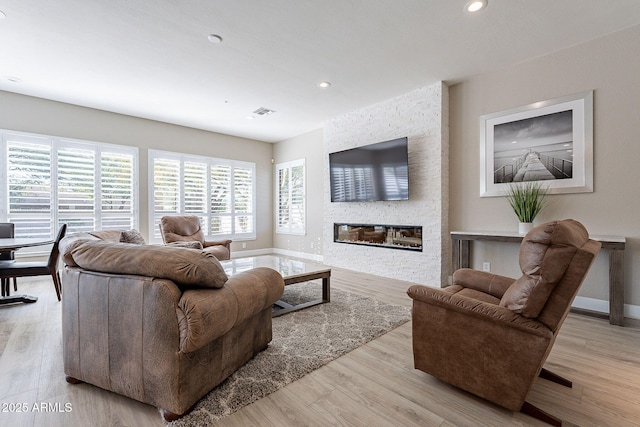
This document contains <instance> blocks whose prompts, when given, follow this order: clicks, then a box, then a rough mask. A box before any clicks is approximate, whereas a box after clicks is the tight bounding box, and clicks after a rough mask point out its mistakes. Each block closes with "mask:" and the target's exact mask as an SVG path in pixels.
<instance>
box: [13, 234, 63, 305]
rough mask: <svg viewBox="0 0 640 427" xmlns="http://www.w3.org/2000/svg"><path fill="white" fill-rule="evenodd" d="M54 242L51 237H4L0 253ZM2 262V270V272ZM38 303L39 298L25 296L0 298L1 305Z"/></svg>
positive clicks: (17, 295)
mask: <svg viewBox="0 0 640 427" xmlns="http://www.w3.org/2000/svg"><path fill="white" fill-rule="evenodd" d="M53 242H54V241H53V239H51V238H50V237H42V238H41V237H11V238H7V237H3V238H0V252H9V251H17V250H19V249H22V248H29V247H33V246H43V245H50V244H52V243H53ZM2 262H7V261H2ZM2 262H0V270H2V267H1V265H2ZM9 262H12V261H9ZM36 301H38V297H35V296H31V295H25V294H16V295H6V296H3V297H0V305H5V304H14V303H18V302H23V303H34V302H36Z"/></svg>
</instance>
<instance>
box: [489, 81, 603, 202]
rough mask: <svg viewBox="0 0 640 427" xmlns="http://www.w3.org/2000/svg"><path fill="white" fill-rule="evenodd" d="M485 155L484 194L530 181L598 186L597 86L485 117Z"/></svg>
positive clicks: (587, 188)
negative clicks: (595, 171) (595, 154)
mask: <svg viewBox="0 0 640 427" xmlns="http://www.w3.org/2000/svg"><path fill="white" fill-rule="evenodd" d="M480 159H481V166H480V170H481V171H480V173H481V176H480V197H491V196H504V195H505V193H506V191H507V190H508V189H509V185H512V184H514V183H515V184H516V185H517V183H521V182H528V181H543V183H542V184H543V186H544V187H547V188H548V190H549V193H550V194H557V193H586V192H593V91H586V92H581V93H577V94H573V95H568V96H565V97H562V98H556V99H551V100H548V101H541V102H535V103H533V104H529V105H526V106H524V107H518V108H514V109H511V110H507V111H500V112H498V113H493V114H487V115H484V116H482V117H480Z"/></svg>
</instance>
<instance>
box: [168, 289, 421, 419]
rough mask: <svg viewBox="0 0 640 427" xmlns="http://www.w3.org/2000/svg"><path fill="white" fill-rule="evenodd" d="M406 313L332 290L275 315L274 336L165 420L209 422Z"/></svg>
mask: <svg viewBox="0 0 640 427" xmlns="http://www.w3.org/2000/svg"><path fill="white" fill-rule="evenodd" d="M320 287H321V285H320V284H316V283H314V284H310V286H309V285H306V284H304V283H301V284H296V285H290V286H287V287H286V288H285V295H284V296H283V298H282V299H283V300H285V301H286V302H288V303H290V304H298V303H300V302H305V301H311V300H314V299H318V298H319V297H320ZM410 318H411V309H410V308H409V307H403V306H397V305H392V304H387V303H385V302H382V301H378V300H375V299H373V298H369V297H366V296H362V295H358V294H354V293H351V292H346V291H341V290H339V289H332V290H331V302H330V303H326V304H320V305H317V306H314V307H310V308H307V309H304V310H300V311H296V312H293V313H289V314H285V315H283V316H280V317H276V318H274V319H273V341H271V344H269V347H268V348H267V349H266V350H264V351H262V352H260V353H259V354H257V355H256V356H255V357H254V358H253V359H251V360H250V361H249V362H248V363H247V364H246V365H244V366H243V367H242V368H240V369H239V370H238V371H236V372H235V373H234V374H233V375H231V376H230V377H229V378H227V380H225V381H224V382H223V383H222V384H220V385H219V386H218V387H216V388H215V389H214V390H212V391H211V392H210V393H209V394H207V395H206V396H205V397H203V398H202V399H201V400H200V401H199V402H198V403H197V404H196V406H195V408H194V410H193V411H192V412H191V413H190V414H188V415H186V416H184V417H182V418H181V419H179V420H177V421H173V422H171V423H166V425H167V426H171V427H195V426H198V427H202V426H210V425H213V424H214V422H215V421H216V420H219V419H220V418H223V417H225V416H228V415H230V414H232V413H234V412H236V411H237V410H239V409H240V408H242V407H243V406H246V405H248V404H250V403H252V402H255V401H256V400H258V399H260V398H261V397H264V396H266V395H268V394H270V393H273V392H274V391H276V390H278V389H280V388H282V387H284V386H286V385H287V384H290V383H292V382H293V381H295V380H297V379H299V378H302V377H303V376H305V375H306V374H308V373H309V372H311V371H313V370H315V369H318V368H319V367H321V366H322V365H325V364H327V363H329V362H330V361H332V360H334V359H336V358H338V357H340V356H342V355H344V354H346V353H348V352H350V351H351V350H354V349H356V348H358V347H359V346H361V345H363V344H366V343H367V342H369V341H371V340H373V339H375V338H377V337H379V336H381V335H383V334H385V333H387V332H389V331H390V330H392V329H395V328H397V327H398V326H400V325H402V324H404V323H406V322H407V321H409V320H410Z"/></svg>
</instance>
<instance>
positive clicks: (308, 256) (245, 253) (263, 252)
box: [231, 248, 324, 262]
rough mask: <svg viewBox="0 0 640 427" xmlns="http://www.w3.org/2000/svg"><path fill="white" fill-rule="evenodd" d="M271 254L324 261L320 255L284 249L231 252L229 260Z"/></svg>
mask: <svg viewBox="0 0 640 427" xmlns="http://www.w3.org/2000/svg"><path fill="white" fill-rule="evenodd" d="M273 254H276V255H284V256H290V257H295V258H303V259H309V260H312V261H317V262H322V261H323V259H324V258H323V257H322V255H316V254H308V253H306V252H297V251H288V250H286V249H278V248H266V249H255V250H251V251H233V252H231V258H245V257H250V256H260V255H273Z"/></svg>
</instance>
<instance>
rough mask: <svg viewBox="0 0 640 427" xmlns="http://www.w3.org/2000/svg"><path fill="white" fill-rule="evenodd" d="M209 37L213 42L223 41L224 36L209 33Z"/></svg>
mask: <svg viewBox="0 0 640 427" xmlns="http://www.w3.org/2000/svg"><path fill="white" fill-rule="evenodd" d="M207 38H208V39H209V41H210V42H211V43H216V44H217V43H222V37H220V36H219V35H217V34H209V36H207Z"/></svg>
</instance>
